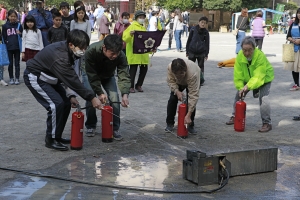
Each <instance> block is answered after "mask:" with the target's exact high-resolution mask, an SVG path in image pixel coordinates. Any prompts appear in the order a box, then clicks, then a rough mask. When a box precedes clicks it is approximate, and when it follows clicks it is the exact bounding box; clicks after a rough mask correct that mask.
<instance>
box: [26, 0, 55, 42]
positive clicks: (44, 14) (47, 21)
mask: <svg viewBox="0 0 300 200" xmlns="http://www.w3.org/2000/svg"><path fill="white" fill-rule="evenodd" d="M35 3H36V8H35V9H33V10H31V11H30V12H29V13H28V15H32V16H33V17H34V18H35V21H36V26H37V28H38V29H40V31H41V32H42V37H43V44H44V47H45V46H47V45H49V42H48V37H47V35H48V30H49V28H50V27H52V25H53V23H52V14H51V12H50V11H48V10H45V9H44V0H38V1H36V2H35Z"/></svg>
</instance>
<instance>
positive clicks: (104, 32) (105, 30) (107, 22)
mask: <svg viewBox="0 0 300 200" xmlns="http://www.w3.org/2000/svg"><path fill="white" fill-rule="evenodd" d="M111 24H112V20H111V18H110V16H109V10H108V8H105V10H104V14H103V15H102V17H101V19H100V27H99V29H100V33H101V35H100V37H99V41H101V40H103V39H104V38H105V37H106V36H108V35H109V34H110V30H109V26H111Z"/></svg>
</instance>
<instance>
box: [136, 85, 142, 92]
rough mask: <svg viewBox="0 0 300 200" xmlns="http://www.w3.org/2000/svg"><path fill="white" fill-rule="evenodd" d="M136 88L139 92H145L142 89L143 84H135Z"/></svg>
mask: <svg viewBox="0 0 300 200" xmlns="http://www.w3.org/2000/svg"><path fill="white" fill-rule="evenodd" d="M135 89H136V90H137V91H138V92H144V90H143V89H142V86H135Z"/></svg>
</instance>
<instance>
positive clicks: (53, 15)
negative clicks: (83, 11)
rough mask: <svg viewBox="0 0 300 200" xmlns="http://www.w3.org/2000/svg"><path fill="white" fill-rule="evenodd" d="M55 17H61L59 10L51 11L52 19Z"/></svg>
mask: <svg viewBox="0 0 300 200" xmlns="http://www.w3.org/2000/svg"><path fill="white" fill-rule="evenodd" d="M55 17H62V16H61V13H60V12H53V13H52V19H54V18H55Z"/></svg>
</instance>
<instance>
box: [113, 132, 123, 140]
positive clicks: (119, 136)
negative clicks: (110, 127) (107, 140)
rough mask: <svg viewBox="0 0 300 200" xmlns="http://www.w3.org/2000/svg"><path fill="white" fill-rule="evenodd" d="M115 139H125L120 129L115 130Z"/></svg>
mask: <svg viewBox="0 0 300 200" xmlns="http://www.w3.org/2000/svg"><path fill="white" fill-rule="evenodd" d="M114 140H117V141H121V140H123V137H122V135H120V133H119V131H114Z"/></svg>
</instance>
